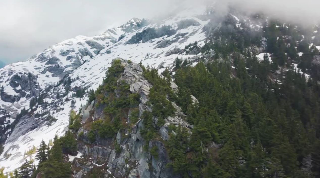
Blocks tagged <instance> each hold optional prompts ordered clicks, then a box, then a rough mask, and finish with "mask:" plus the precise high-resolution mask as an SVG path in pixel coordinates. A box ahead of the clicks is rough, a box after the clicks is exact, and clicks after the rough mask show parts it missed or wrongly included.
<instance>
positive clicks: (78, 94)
mask: <svg viewBox="0 0 320 178" xmlns="http://www.w3.org/2000/svg"><path fill="white" fill-rule="evenodd" d="M85 94H86V90H85V89H84V88H77V90H76V94H75V97H77V98H83V96H84V95H85ZM89 99H90V98H89Z"/></svg>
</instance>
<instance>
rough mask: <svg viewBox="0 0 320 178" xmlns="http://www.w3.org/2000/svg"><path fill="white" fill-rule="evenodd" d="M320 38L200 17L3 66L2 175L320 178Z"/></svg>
mask: <svg viewBox="0 0 320 178" xmlns="http://www.w3.org/2000/svg"><path fill="white" fill-rule="evenodd" d="M318 31H319V29H318V26H314V27H313V28H312V29H308V30H304V29H303V28H300V27H298V26H296V25H291V24H288V23H283V22H279V21H276V20H272V19H271V20H270V19H268V18H267V17H265V16H263V15H245V13H242V12H239V11H236V10H234V9H233V10H230V11H229V13H228V14H226V15H225V16H224V17H223V18H222V17H221V16H220V14H215V11H214V10H213V9H210V8H207V7H199V8H192V9H186V10H184V11H181V12H179V13H178V14H176V15H174V16H170V17H168V18H166V19H162V20H157V21H156V22H154V21H152V20H143V19H136V18H135V19H132V20H130V21H128V22H127V23H126V24H124V25H122V26H120V27H118V28H113V29H109V30H107V31H106V32H104V33H103V34H101V35H97V36H93V37H86V36H77V37H75V38H73V39H68V40H65V41H63V42H61V43H58V44H55V45H53V46H51V47H50V48H48V49H46V50H44V51H43V52H41V53H39V54H37V55H35V56H33V57H31V58H30V59H28V60H27V61H25V62H19V63H14V64H10V65H7V66H6V67H4V68H2V69H0V87H1V90H0V96H1V100H0V125H1V127H0V133H1V136H0V143H1V146H0V153H1V156H0V165H1V166H0V167H2V166H3V167H4V171H5V172H6V173H9V172H11V173H13V172H14V171H15V170H17V169H18V170H20V171H21V172H23V171H22V170H25V172H27V174H33V176H37V175H41V174H43V175H45V176H46V175H50V174H52V172H50V169H49V168H52V167H53V168H56V169H61V170H63V171H60V172H59V171H55V172H56V173H57V174H58V173H61V175H56V176H57V177H68V176H71V175H74V176H75V177H89V176H92V175H95V176H97V177H108V176H110V177H112V176H114V177H187V176H191V177H203V176H204V177H265V176H271V177H273V176H275V175H283V176H284V175H286V176H292V175H300V176H301V177H306V176H310V177H312V176H318V175H317V174H318V173H319V172H318V170H319V169H317V168H318V167H317V165H318V162H317V160H318V159H317V158H318V156H319V154H318V153H317V152H316V151H315V150H317V148H319V133H320V129H319V128H318V124H319V123H320V120H319V115H317V112H318V109H319V101H318V99H317V98H319V97H318V96H319V82H318V81H319V79H320V72H319V71H320V70H319V64H320V62H319V61H320V60H319V59H320V56H319V49H320V33H319V32H318ZM55 136H58V137H60V138H56V139H54V138H55ZM42 140H43V141H44V143H43V142H42ZM44 145H45V146H44ZM46 145H49V148H50V150H51V151H50V152H49V154H46V153H47V152H48V150H46V149H47V146H46ZM42 148H43V149H42ZM41 151H42V152H43V153H44V154H42V155H40V152H41ZM36 155H38V156H36ZM39 155H40V156H39ZM26 160H27V161H26ZM297 162H298V163H299V164H297ZM33 164H35V165H39V167H38V169H37V170H33V169H32V168H31V167H32V165H33ZM21 166H22V167H21ZM62 174H63V175H62ZM51 176H52V175H51Z"/></svg>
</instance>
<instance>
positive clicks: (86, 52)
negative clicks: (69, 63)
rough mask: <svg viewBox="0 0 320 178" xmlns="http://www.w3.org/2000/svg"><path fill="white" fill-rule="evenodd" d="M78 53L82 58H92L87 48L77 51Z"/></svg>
mask: <svg viewBox="0 0 320 178" xmlns="http://www.w3.org/2000/svg"><path fill="white" fill-rule="evenodd" d="M79 53H80V54H81V55H82V56H89V57H91V58H93V55H92V53H91V52H90V51H89V50H88V49H87V48H84V49H79Z"/></svg>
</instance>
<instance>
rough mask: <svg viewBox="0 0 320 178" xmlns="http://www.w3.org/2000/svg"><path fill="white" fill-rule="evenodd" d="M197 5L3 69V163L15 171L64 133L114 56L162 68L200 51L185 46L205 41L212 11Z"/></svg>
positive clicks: (132, 23) (0, 116)
mask: <svg viewBox="0 0 320 178" xmlns="http://www.w3.org/2000/svg"><path fill="white" fill-rule="evenodd" d="M195 9H196V10H194V8H192V9H187V10H184V11H182V12H180V13H179V14H178V15H175V16H172V17H168V18H165V19H163V20H161V21H157V22H153V21H147V20H140V19H132V20H130V21H129V22H128V23H126V24H124V25H122V26H120V27H118V28H113V29H109V30H107V31H106V32H104V33H103V34H101V35H97V36H93V37H86V36H77V37H75V38H73V39H69V40H65V41H63V42H61V43H58V44H55V45H53V46H52V47H50V48H48V49H46V50H44V51H43V52H41V53H39V54H37V55H35V56H33V57H31V58H30V59H28V60H27V61H25V62H19V63H14V64H10V65H7V66H6V67H4V68H2V69H0V87H1V93H0V95H1V99H0V133H1V135H0V143H2V144H3V151H2V154H1V156H0V167H5V172H10V171H13V170H14V169H16V168H18V167H19V166H20V165H21V164H22V163H23V162H24V160H25V159H26V158H28V156H30V155H29V154H27V152H28V151H29V152H30V150H32V149H33V148H34V147H35V146H38V145H39V144H40V142H41V140H45V141H46V142H49V140H52V139H53V138H54V137H55V135H58V136H60V135H63V134H64V132H65V130H66V129H67V126H68V123H69V113H70V111H71V110H72V109H74V110H79V109H80V108H81V107H82V106H84V105H85V104H86V102H87V99H86V98H87V94H84V91H89V90H91V89H93V90H95V89H97V87H98V86H99V85H100V84H101V82H102V80H103V78H104V76H105V73H106V70H107V68H108V67H110V65H111V62H112V60H113V59H115V58H123V59H127V60H131V61H133V62H135V63H140V62H141V63H142V64H143V65H145V66H150V67H154V68H158V69H163V70H164V69H165V67H171V66H172V64H173V62H174V61H175V59H176V58H181V59H190V60H193V59H196V58H197V56H199V55H200V53H199V51H194V50H192V49H189V48H187V46H188V45H190V44H195V45H197V46H198V47H202V46H203V45H204V44H205V39H206V34H205V31H204V27H205V26H206V25H207V24H208V23H209V21H210V20H209V19H208V16H209V15H210V14H209V13H208V11H207V9H206V8H205V7H201V8H195ZM160 71H161V70H160ZM83 94H84V97H83V96H82V95H83ZM0 150H1V149H0ZM33 156H34V155H33ZM31 157H32V156H31Z"/></svg>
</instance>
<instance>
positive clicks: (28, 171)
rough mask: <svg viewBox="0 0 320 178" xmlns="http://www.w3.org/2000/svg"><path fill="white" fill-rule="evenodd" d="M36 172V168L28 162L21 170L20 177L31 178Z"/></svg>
mask: <svg viewBox="0 0 320 178" xmlns="http://www.w3.org/2000/svg"><path fill="white" fill-rule="evenodd" d="M33 172H34V166H33V165H32V162H30V161H28V160H26V161H25V162H24V163H23V165H22V166H21V167H20V168H19V172H18V176H19V177H20V178H30V177H31V176H32V174H33Z"/></svg>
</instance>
